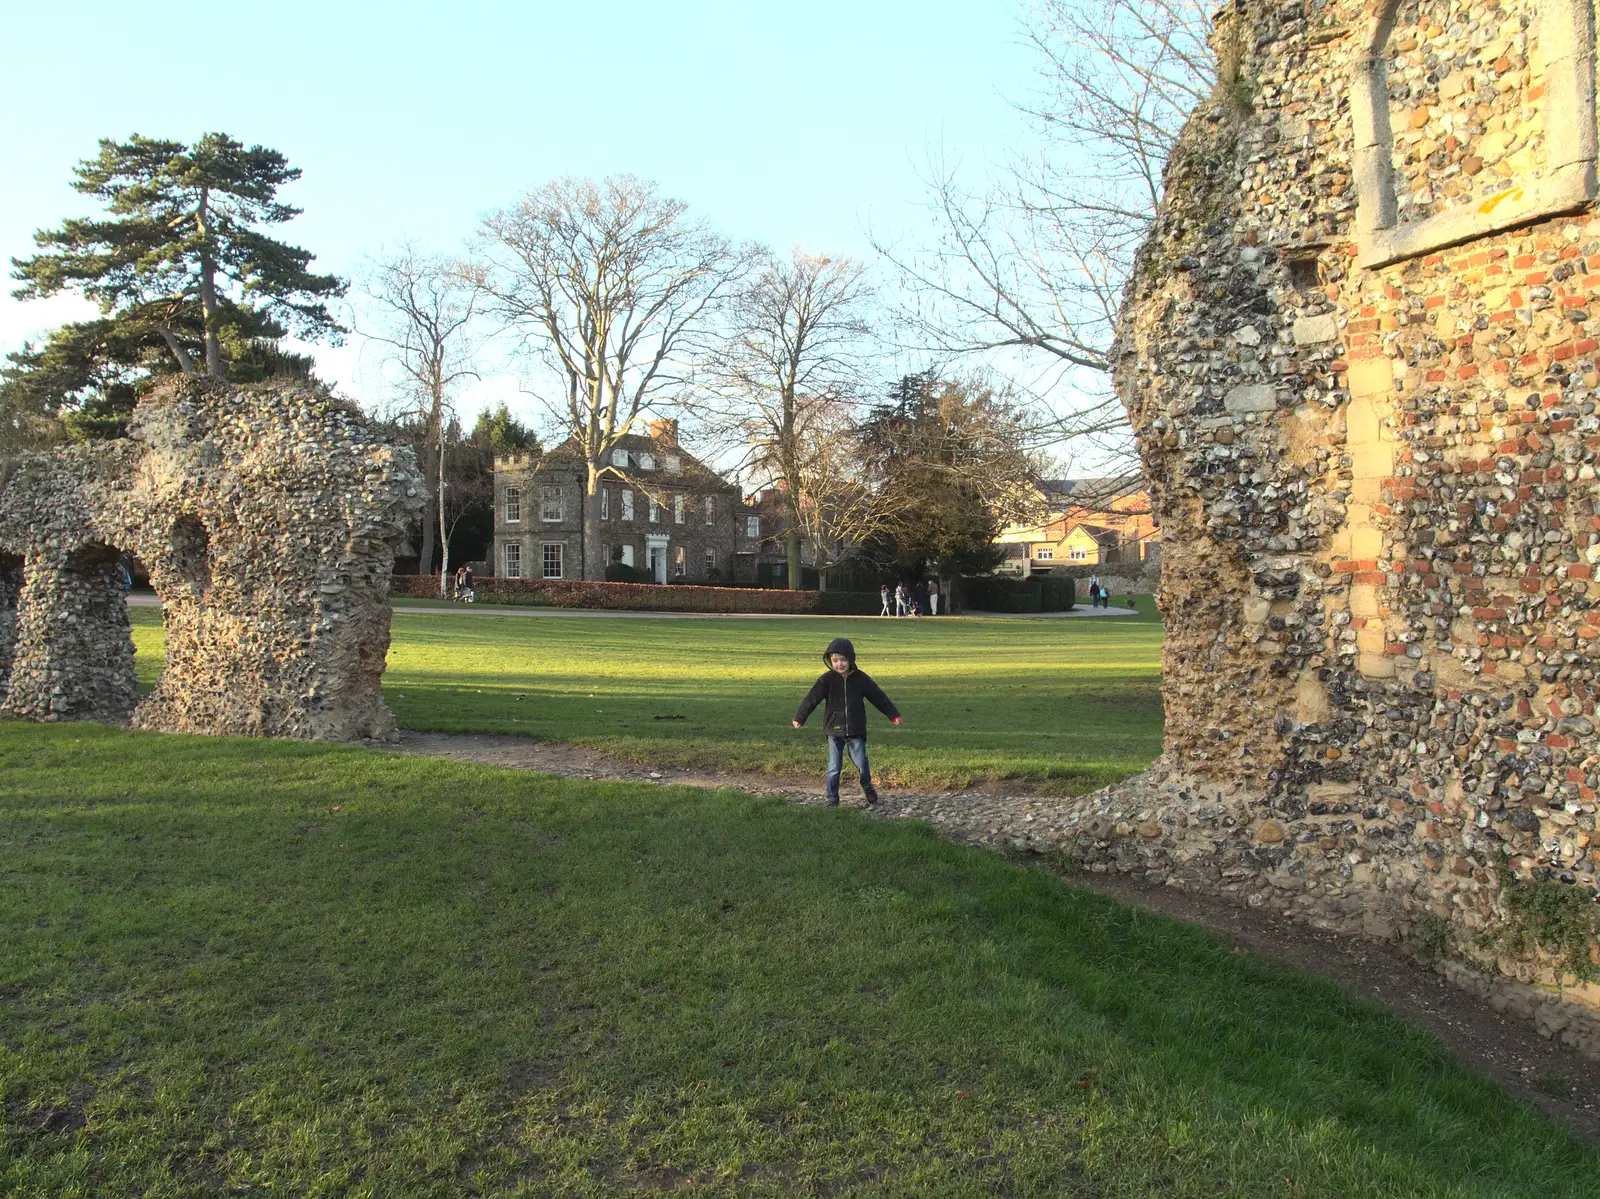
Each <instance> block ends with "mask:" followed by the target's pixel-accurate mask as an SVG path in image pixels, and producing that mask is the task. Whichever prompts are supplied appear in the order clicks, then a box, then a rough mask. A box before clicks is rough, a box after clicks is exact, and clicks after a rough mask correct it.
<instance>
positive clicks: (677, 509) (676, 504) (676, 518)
mask: <svg viewBox="0 0 1600 1199" xmlns="http://www.w3.org/2000/svg"><path fill="white" fill-rule="evenodd" d="M672 519H673V522H674V523H676V524H680V525H681V524H682V523H683V493H682V492H681V491H680V492H679V493H678V494H677V495H675V496H673V497H672Z"/></svg>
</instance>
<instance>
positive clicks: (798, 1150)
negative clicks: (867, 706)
mask: <svg viewBox="0 0 1600 1199" xmlns="http://www.w3.org/2000/svg"><path fill="white" fill-rule="evenodd" d="M0 797H3V799H0V810H3V811H4V814H5V830H6V831H5V836H4V841H3V844H0V879H3V880H4V886H3V888H0V936H3V937H4V943H5V944H6V946H7V954H6V956H5V960H4V964H3V973H0V1062H3V1079H4V1083H3V1085H4V1104H5V1131H4V1138H5V1139H4V1141H3V1147H0V1193H4V1194H7V1195H15V1196H23V1195H47V1194H48V1195H74V1194H77V1195H90V1194H93V1195H122V1194H140V1195H145V1194H148V1195H154V1196H166V1195H173V1196H176V1195H190V1194H211V1193H220V1192H224V1191H227V1190H228V1189H230V1188H234V1187H243V1186H247V1185H248V1186H250V1187H252V1188H259V1189H263V1190H268V1191H272V1192H274V1193H296V1194H299V1193H307V1194H335V1193H338V1194H372V1195H385V1196H387V1195H455V1194H462V1193H469V1192H476V1193H488V1194H513V1193H523V1194H561V1195H568V1194H577V1195H582V1194H596V1195H598V1194H615V1193H617V1192H618V1191H626V1190H635V1189H656V1188H658V1187H659V1186H661V1185H673V1186H677V1185H687V1184H689V1183H693V1184H696V1185H698V1186H700V1187H701V1188H702V1189H703V1190H705V1191H708V1192H710V1193H727V1194H795V1193H810V1192H828V1193H854V1192H860V1193H873V1194H904V1195H927V1194H939V1195H967V1194H973V1195H977V1194H993V1193H997V1192H1000V1193H1010V1194H1060V1193H1062V1192H1063V1190H1067V1191H1079V1192H1081V1193H1094V1194H1107V1195H1110V1194H1116V1195H1146V1194H1150V1193H1156V1192H1159V1193H1170V1194H1179V1195H1206V1196H1210V1195H1214V1194H1216V1193H1218V1192H1222V1193H1231V1194H1262V1193H1273V1194H1301V1195H1319V1196H1320V1195H1441V1196H1443V1195H1452V1196H1454V1195H1460V1196H1466V1195H1473V1196H1479V1195H1527V1194H1539V1195H1550V1196H1554V1195H1572V1196H1577V1195H1584V1194H1589V1193H1591V1191H1590V1189H1589V1185H1590V1182H1591V1180H1592V1178H1593V1177H1594V1171H1595V1170H1596V1169H1597V1168H1600V1155H1597V1154H1595V1153H1594V1152H1592V1151H1590V1150H1588V1149H1586V1148H1584V1147H1582V1146H1580V1145H1579V1144H1577V1143H1576V1142H1575V1141H1574V1140H1573V1139H1572V1138H1571V1137H1570V1136H1568V1135H1567V1134H1566V1133H1565V1132H1564V1131H1563V1130H1561V1129H1560V1128H1558V1127H1557V1126H1555V1125H1553V1124H1551V1123H1549V1122H1547V1121H1545V1120H1543V1119H1542V1118H1541V1117H1539V1116H1538V1115H1537V1114H1535V1113H1534V1112H1532V1111H1531V1110H1529V1109H1527V1108H1525V1107H1523V1106H1521V1105H1520V1104H1518V1103H1516V1102H1515V1101H1513V1100H1511V1099H1510V1098H1508V1097H1507V1096H1506V1095H1504V1093H1502V1092H1500V1091H1499V1090H1498V1089H1497V1088H1496V1087H1495V1086H1494V1085H1493V1084H1492V1083H1490V1082H1488V1081H1487V1080H1485V1079H1483V1078H1480V1077H1478V1076H1476V1075H1473V1074H1471V1073H1468V1072H1466V1071H1464V1070H1463V1069H1461V1068H1460V1067H1459V1066H1457V1065H1456V1064H1455V1063H1454V1062H1453V1061H1452V1059H1451V1058H1450V1056H1449V1055H1448V1054H1447V1053H1446V1052H1445V1051H1443V1050H1442V1049H1441V1048H1440V1047H1439V1046H1438V1045H1437V1044H1436V1043H1435V1042H1433V1041H1432V1040H1431V1039H1430V1038H1428V1037H1427V1036H1425V1035H1424V1034H1422V1033H1419V1032H1417V1031H1414V1030H1412V1029H1410V1028H1408V1027H1407V1026H1405V1025H1403V1024H1401V1023H1400V1022H1399V1021H1397V1020H1395V1019H1393V1018H1391V1017H1389V1016H1387V1015H1386V1014H1384V1013H1383V1012H1381V1011H1380V1010H1378V1009H1376V1008H1374V1007H1372V1006H1369V1005H1367V1004H1365V1003H1363V1002H1360V1001H1358V1000H1355V999H1353V998H1351V997H1349V996H1347V995H1346V994H1344V993H1343V992H1342V991H1341V990H1339V989H1338V988H1337V987H1335V986H1333V985H1331V984H1328V983H1325V982H1321V981H1318V980H1314V979H1309V978H1305V977H1301V976H1299V975H1295V974H1293V973H1290V972H1288V971H1286V970H1283V969H1279V968H1274V967H1273V966H1271V965H1270V964H1266V963H1263V962H1260V961H1258V960H1256V959H1254V958H1239V957H1235V956H1232V955H1231V954H1230V953H1229V952H1228V951H1227V949H1226V948H1225V947H1224V946H1222V945H1221V944H1220V943H1218V942H1217V941H1215V940H1214V939H1212V938H1211V937H1209V936H1208V935H1206V934H1205V933H1203V932H1200V931H1198V930H1194V929H1190V928H1186V927H1184V926H1181V925H1178V924H1175V923H1172V922H1169V921H1166V920H1163V919H1160V918H1158V917H1154V916H1150V915H1146V914H1141V913H1138V912H1135V911H1132V910H1130V909H1127V908H1123V907H1120V906H1118V905H1116V904H1114V903H1112V902H1111V901H1109V900H1106V899H1104V898H1102V897H1100V896H1097V895H1094V894H1090V893H1087V892H1080V891H1076V890H1073V889H1070V888H1068V887H1065V886H1063V885H1061V884H1060V883H1059V882H1057V881H1055V880H1052V879H1049V878H1046V877H1043V876H1041V875H1039V874H1037V873H1034V872H1027V871H1019V870H1016V869H1014V868H1012V867H1011V866H1009V865H1007V864H1006V863H1005V862H1003V861H1001V860H1000V859H998V858H996V857H994V856H992V855H989V854H985V853H982V852H980V851H976V850H971V849H967V848H963V847H959V846H955V845H951V844H948V843H946V842H943V841H941V840H939V839H937V838H936V837H935V836H934V835H933V834H932V833H931V832H930V831H929V830H928V829H926V828H924V827H921V826H916V825H900V824H883V823H876V822H873V821H870V820H867V819H864V818H861V817H859V816H857V815H856V814H854V813H850V812H847V811H838V810H834V811H828V810H822V809H802V808H794V807H788V806H785V805H782V804H779V803H776V802H770V801H763V800H759V799H755V798H752V797H749V796H743V795H737V794H732V793H707V792H701V791H695V790H692V789H633V788H627V787H621V786H609V785H602V784H585V783H578V782H569V781H563V780H556V779H550V778H541V777H536V776H528V775H523V774H517V773H513V772H506V771H496V770H491V769H487V768H478V767H470V766H462V765H458V764H453V763H445V762H438V761H430V760H420V759H397V758H391V757H387V756H382V755H374V754H364V753H361V752H359V751H353V750H337V749H328V748H323V747H311V746H297V745H288V744H283V743H261V742H244V741H225V740H219V741H208V740H199V739H185V738H175V737H154V736H138V735H134V734H128V733H120V732H114V731H109V730H104V729H99V728H94V727H85V726H56V727H31V726H16V725H9V726H0ZM519 1187H520V1188H521V1190H520V1191H519V1190H518V1188H519Z"/></svg>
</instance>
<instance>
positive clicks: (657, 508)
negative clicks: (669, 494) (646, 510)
mask: <svg viewBox="0 0 1600 1199" xmlns="http://www.w3.org/2000/svg"><path fill="white" fill-rule="evenodd" d="M660 520H661V505H660V504H658V503H656V501H655V498H654V497H651V500H650V523H651V524H656V523H657V522H659V521H660Z"/></svg>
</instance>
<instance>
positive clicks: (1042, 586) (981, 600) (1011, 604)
mask: <svg viewBox="0 0 1600 1199" xmlns="http://www.w3.org/2000/svg"><path fill="white" fill-rule="evenodd" d="M966 586H967V607H968V608H976V609H977V610H978V611H980V612H1070V611H1072V607H1073V605H1074V604H1075V603H1077V600H1078V596H1077V587H1076V585H1075V584H1074V583H1073V581H1072V580H1071V579H1057V578H1045V577H1038V576H1036V577H1033V578H1028V579H997V578H979V579H968V580H967V581H966Z"/></svg>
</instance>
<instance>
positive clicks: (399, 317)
mask: <svg viewBox="0 0 1600 1199" xmlns="http://www.w3.org/2000/svg"><path fill="white" fill-rule="evenodd" d="M361 290H362V292H363V294H364V295H365V296H366V297H367V300H368V301H369V304H370V308H371V311H372V316H373V328H371V329H368V330H363V333H364V334H365V335H366V336H367V337H368V338H369V339H371V340H372V341H374V342H376V343H378V344H379V345H382V346H384V347H386V348H387V350H388V355H387V356H388V360H389V361H390V362H393V363H394V364H395V366H397V367H398V368H399V370H400V373H401V377H402V381H403V382H402V387H403V390H402V393H401V399H400V404H399V411H398V412H397V413H396V414H395V415H403V416H407V417H410V418H411V419H413V420H416V421H419V422H420V423H421V424H422V427H423V452H424V457H425V459H426V463H425V469H426V467H427V466H431V467H433V471H434V486H433V497H432V498H433V500H434V502H435V504H436V506H437V519H438V527H439V540H440V544H441V546H442V548H443V556H442V558H441V561H440V566H439V594H440V595H445V594H447V592H448V580H449V577H450V533H451V531H452V530H453V529H454V528H455V525H456V523H457V521H458V520H459V519H460V512H459V511H457V512H456V514H455V519H454V520H452V519H450V509H451V505H450V504H449V503H448V502H447V498H446V490H447V488H448V484H449V480H448V478H447V472H446V469H445V464H446V456H447V455H446V441H447V438H446V437H445V432H446V427H447V423H448V422H450V421H452V420H454V419H455V415H456V414H455V409H454V406H453V403H452V400H453V397H454V393H455V388H456V386H457V385H458V384H459V383H460V382H461V381H462V380H463V379H476V378H477V377H478V372H477V370H476V369H474V366H473V357H474V354H475V353H476V351H477V350H478V349H479V348H480V347H481V345H482V335H481V334H480V333H479V331H478V330H477V328H476V327H475V326H474V323H473V322H474V319H475V318H476V317H477V316H478V309H479V305H480V301H481V299H482V296H483V290H482V276H481V273H480V272H479V271H478V270H477V269H476V268H474V267H471V266H468V265H464V264H462V263H460V262H457V261H454V260H451V259H448V258H445V257H443V256H441V255H437V254H431V253H428V252H427V251H424V250H422V249H420V248H418V247H417V245H416V244H414V243H412V242H404V243H402V244H401V245H400V246H399V247H398V248H396V249H395V250H393V251H390V252H387V253H384V254H380V255H379V256H377V257H376V258H373V259H371V260H370V261H369V262H368V264H367V269H366V271H365V272H364V275H363V278H362V283H361ZM433 532H434V522H433V519H431V518H429V517H424V518H423V521H422V544H421V547H420V550H421V555H420V557H421V569H422V570H423V571H424V572H426V571H427V570H428V567H429V565H430V564H431V563H432V561H433Z"/></svg>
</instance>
